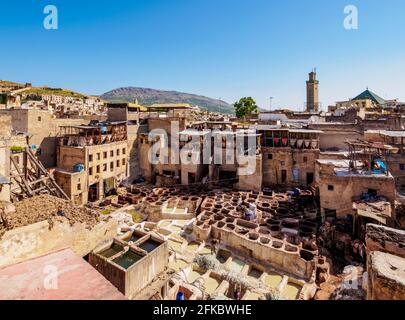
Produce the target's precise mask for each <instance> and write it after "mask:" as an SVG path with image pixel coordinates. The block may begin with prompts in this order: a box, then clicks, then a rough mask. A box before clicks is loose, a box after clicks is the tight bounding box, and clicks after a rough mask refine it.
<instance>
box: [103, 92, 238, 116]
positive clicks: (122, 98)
mask: <svg viewBox="0 0 405 320" xmlns="http://www.w3.org/2000/svg"><path fill="white" fill-rule="evenodd" d="M101 98H102V99H103V100H107V101H111V102H134V101H135V99H138V103H139V104H141V105H145V106H149V105H152V104H155V103H188V104H190V105H193V106H199V107H200V108H202V109H205V110H208V111H211V112H220V113H233V112H234V108H233V106H232V105H230V104H229V103H227V102H225V101H222V100H218V99H212V98H208V97H204V96H199V95H195V94H189V93H183V92H177V91H162V90H154V89H147V88H136V87H126V88H118V89H115V90H112V91H109V92H106V93H104V94H103V95H101Z"/></svg>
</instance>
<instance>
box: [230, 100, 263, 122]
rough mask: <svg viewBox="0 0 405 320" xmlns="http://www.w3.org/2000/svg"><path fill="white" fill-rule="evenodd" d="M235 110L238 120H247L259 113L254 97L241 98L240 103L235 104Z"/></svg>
mask: <svg viewBox="0 0 405 320" xmlns="http://www.w3.org/2000/svg"><path fill="white" fill-rule="evenodd" d="M233 106H234V108H235V114H236V116H237V117H238V118H245V117H246V116H249V115H251V114H253V113H256V112H257V109H258V107H257V104H256V101H254V100H253V98H252V97H245V98H241V99H240V100H239V101H238V102H235V103H234V104H233Z"/></svg>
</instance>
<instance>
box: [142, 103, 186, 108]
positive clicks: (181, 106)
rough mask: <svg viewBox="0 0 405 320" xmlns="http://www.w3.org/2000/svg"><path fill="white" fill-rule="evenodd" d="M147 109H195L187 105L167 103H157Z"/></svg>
mask: <svg viewBox="0 0 405 320" xmlns="http://www.w3.org/2000/svg"><path fill="white" fill-rule="evenodd" d="M146 108H147V109H193V107H192V106H190V105H189V104H187V103H165V104H163V103H162V104H159V103H155V104H152V105H150V106H146Z"/></svg>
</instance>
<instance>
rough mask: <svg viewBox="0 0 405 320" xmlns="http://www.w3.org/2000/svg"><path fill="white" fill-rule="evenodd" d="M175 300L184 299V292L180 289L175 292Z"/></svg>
mask: <svg viewBox="0 0 405 320" xmlns="http://www.w3.org/2000/svg"><path fill="white" fill-rule="evenodd" d="M176 300H185V299H184V293H183V292H181V291H179V292H177V295H176Z"/></svg>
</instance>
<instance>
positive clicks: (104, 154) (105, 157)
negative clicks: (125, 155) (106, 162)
mask: <svg viewBox="0 0 405 320" xmlns="http://www.w3.org/2000/svg"><path fill="white" fill-rule="evenodd" d="M103 158H104V159H107V151H104V152H103Z"/></svg>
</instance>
